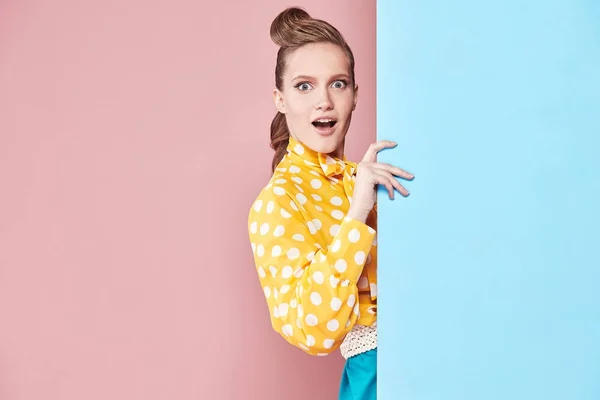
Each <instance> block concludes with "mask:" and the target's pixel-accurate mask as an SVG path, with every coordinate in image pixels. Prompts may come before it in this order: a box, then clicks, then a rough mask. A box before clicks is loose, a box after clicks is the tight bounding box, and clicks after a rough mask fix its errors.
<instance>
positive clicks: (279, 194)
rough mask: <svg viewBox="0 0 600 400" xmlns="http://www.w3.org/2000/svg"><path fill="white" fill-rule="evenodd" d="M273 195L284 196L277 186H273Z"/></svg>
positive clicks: (281, 189) (283, 191)
mask: <svg viewBox="0 0 600 400" xmlns="http://www.w3.org/2000/svg"><path fill="white" fill-rule="evenodd" d="M273 193H275V194H276V195H277V196H283V195H284V194H285V190H284V189H283V188H281V187H279V186H275V187H274V188H273Z"/></svg>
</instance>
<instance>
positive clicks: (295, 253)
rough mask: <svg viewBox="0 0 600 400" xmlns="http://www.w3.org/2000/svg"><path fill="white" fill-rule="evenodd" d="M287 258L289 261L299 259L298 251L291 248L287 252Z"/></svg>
mask: <svg viewBox="0 0 600 400" xmlns="http://www.w3.org/2000/svg"><path fill="white" fill-rule="evenodd" d="M287 256H288V258H289V259H290V260H295V259H296V258H298V257H300V250H298V249H297V248H295V247H293V248H291V249H290V250H289V251H288V252H287Z"/></svg>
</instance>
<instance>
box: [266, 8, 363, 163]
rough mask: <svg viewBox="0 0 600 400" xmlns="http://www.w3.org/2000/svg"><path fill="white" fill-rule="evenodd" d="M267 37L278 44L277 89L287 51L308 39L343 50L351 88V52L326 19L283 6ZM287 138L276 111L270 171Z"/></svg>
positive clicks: (352, 64) (286, 142) (352, 78)
mask: <svg viewBox="0 0 600 400" xmlns="http://www.w3.org/2000/svg"><path fill="white" fill-rule="evenodd" d="M271 40H273V42H274V43H275V44H276V45H278V46H280V47H279V51H278V52H277V64H276V66H275V86H276V87H277V89H279V90H280V91H282V90H283V74H284V73H285V68H286V62H287V58H288V55H290V54H291V53H292V52H294V51H295V50H296V49H298V48H299V47H302V46H304V45H307V44H311V43H331V44H334V45H336V46H339V47H340V48H341V49H342V50H343V51H344V53H346V55H347V56H348V61H349V63H350V80H351V85H352V88H354V55H353V54H352V50H351V49H350V46H348V43H346V40H345V39H344V37H343V36H342V34H341V33H340V32H339V31H338V30H337V29H336V28H334V27H333V26H332V25H331V24H329V23H328V22H325V21H323V20H320V19H315V18H311V16H310V15H309V14H308V13H307V12H306V11H304V10H303V9H301V8H298V7H291V8H287V9H285V10H284V11H282V12H281V13H280V14H279V15H278V16H277V17H275V19H274V20H273V22H272V23H271ZM289 138H290V132H289V130H288V127H287V122H286V120H285V115H284V114H282V113H280V112H277V114H276V115H275V118H273V122H271V147H272V148H273V149H274V150H275V155H274V156H273V163H272V166H271V168H272V170H273V171H275V168H276V167H277V164H279V162H280V161H281V160H282V158H283V157H284V155H285V154H286V151H287V146H288V143H289Z"/></svg>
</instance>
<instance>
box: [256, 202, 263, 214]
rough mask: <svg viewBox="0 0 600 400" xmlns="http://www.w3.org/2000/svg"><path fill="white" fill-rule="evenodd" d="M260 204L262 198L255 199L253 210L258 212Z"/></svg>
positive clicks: (261, 203)
mask: <svg viewBox="0 0 600 400" xmlns="http://www.w3.org/2000/svg"><path fill="white" fill-rule="evenodd" d="M262 205H263V201H262V200H256V202H255V203H254V211H256V212H259V211H260V209H261V208H262Z"/></svg>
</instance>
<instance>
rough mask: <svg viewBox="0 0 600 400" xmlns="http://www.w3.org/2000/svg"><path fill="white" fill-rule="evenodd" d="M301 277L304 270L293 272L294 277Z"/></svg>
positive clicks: (299, 269)
mask: <svg viewBox="0 0 600 400" xmlns="http://www.w3.org/2000/svg"><path fill="white" fill-rule="evenodd" d="M302 275H304V268H298V269H297V270H296V271H294V277H296V278H301V277H302Z"/></svg>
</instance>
